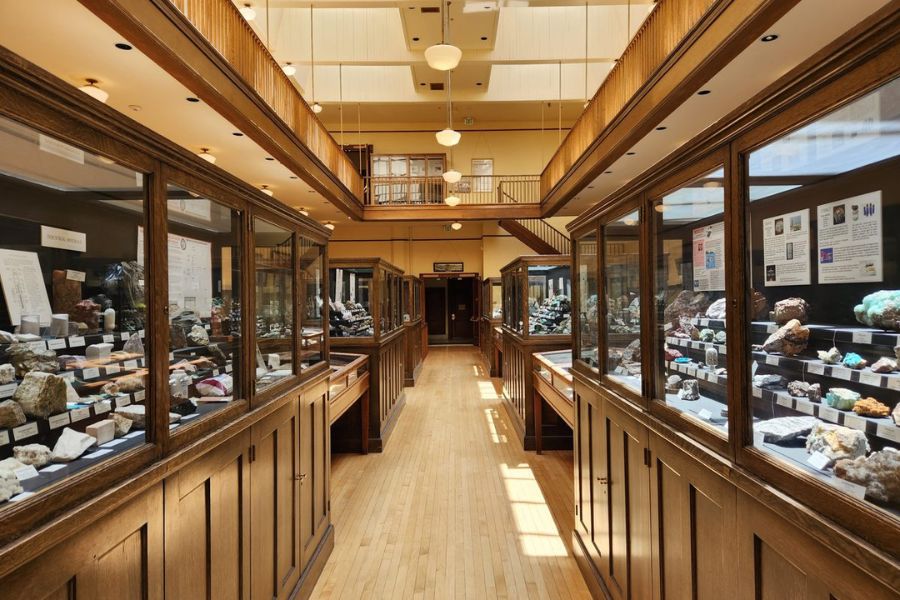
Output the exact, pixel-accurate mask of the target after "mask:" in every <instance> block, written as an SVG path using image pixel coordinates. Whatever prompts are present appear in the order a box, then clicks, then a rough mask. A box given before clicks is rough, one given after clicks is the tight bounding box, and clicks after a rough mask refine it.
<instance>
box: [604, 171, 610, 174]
mask: <svg viewBox="0 0 900 600" xmlns="http://www.w3.org/2000/svg"><path fill="white" fill-rule="evenodd" d="M603 174H604V175H611V174H612V171H603Z"/></svg>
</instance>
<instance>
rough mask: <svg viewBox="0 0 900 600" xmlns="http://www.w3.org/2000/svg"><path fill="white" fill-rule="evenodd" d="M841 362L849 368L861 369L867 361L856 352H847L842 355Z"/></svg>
mask: <svg viewBox="0 0 900 600" xmlns="http://www.w3.org/2000/svg"><path fill="white" fill-rule="evenodd" d="M842 364H843V365H844V366H845V367H847V368H849V369H863V368H865V366H866V365H867V364H869V361H867V360H866V359H864V358H863V357H862V356H860V355H859V354H857V353H856V352H848V353H847V354H845V355H844V360H843V361H842Z"/></svg>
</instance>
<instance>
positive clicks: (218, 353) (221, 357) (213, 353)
mask: <svg viewBox="0 0 900 600" xmlns="http://www.w3.org/2000/svg"><path fill="white" fill-rule="evenodd" d="M208 349H209V356H210V357H211V358H212V361H213V362H214V363H216V364H217V365H218V366H220V367H224V366H225V365H226V364H228V357H227V356H225V353H224V352H223V351H222V349H221V348H220V347H219V345H218V344H210V345H209V346H208Z"/></svg>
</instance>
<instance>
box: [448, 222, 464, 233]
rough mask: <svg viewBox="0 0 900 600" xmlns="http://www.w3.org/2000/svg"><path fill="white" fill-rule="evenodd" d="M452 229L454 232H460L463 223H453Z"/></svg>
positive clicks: (451, 224)
mask: <svg viewBox="0 0 900 600" xmlns="http://www.w3.org/2000/svg"><path fill="white" fill-rule="evenodd" d="M450 229H452V230H453V231H459V230H460V229H462V223H460V222H459V221H454V222H453V223H450Z"/></svg>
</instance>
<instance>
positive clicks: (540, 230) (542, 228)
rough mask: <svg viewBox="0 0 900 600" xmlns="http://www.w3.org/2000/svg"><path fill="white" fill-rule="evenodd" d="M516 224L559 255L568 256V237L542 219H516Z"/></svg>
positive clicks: (570, 247)
mask: <svg viewBox="0 0 900 600" xmlns="http://www.w3.org/2000/svg"><path fill="white" fill-rule="evenodd" d="M516 222H517V223H519V224H520V225H522V226H523V227H525V228H526V229H528V231H530V232H531V233H533V234H534V235H535V236H537V237H539V238H540V239H542V240H543V241H544V242H546V243H547V244H549V245H550V246H552V247H553V248H554V249H555V250H556V251H557V252H559V253H560V254H569V253H570V252H571V251H572V241H571V240H570V239H569V237H568V236H567V235H566V234H564V233H563V232H561V231H560V230H559V229H557V228H556V227H553V226H552V225H550V223H547V222H546V221H544V220H543V219H516Z"/></svg>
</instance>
